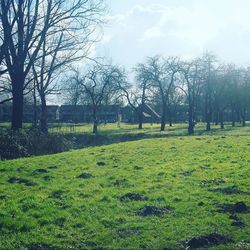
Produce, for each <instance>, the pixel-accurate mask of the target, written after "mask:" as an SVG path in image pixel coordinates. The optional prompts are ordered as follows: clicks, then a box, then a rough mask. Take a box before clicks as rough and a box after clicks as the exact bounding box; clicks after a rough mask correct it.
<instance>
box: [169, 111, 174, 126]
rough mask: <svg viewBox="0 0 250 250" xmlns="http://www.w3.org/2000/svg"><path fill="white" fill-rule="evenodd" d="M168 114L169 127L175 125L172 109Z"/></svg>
mask: <svg viewBox="0 0 250 250" xmlns="http://www.w3.org/2000/svg"><path fill="white" fill-rule="evenodd" d="M168 116H169V127H172V126H173V123H172V113H171V111H170V110H169V112H168Z"/></svg>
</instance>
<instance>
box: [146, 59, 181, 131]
mask: <svg viewBox="0 0 250 250" xmlns="http://www.w3.org/2000/svg"><path fill="white" fill-rule="evenodd" d="M148 68H149V72H150V75H151V80H152V83H153V84H154V86H155V87H157V88H158V91H159V96H160V98H161V108H162V111H161V131H164V130H165V126H166V116H167V110H168V106H169V103H170V95H171V93H172V91H173V89H174V84H175V80H176V75H177V73H178V72H179V71H180V63H179V59H178V58H177V57H175V58H174V57H169V58H167V59H165V58H161V57H159V56H156V57H152V58H149V59H148Z"/></svg>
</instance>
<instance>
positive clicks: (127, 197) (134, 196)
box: [120, 193, 148, 202]
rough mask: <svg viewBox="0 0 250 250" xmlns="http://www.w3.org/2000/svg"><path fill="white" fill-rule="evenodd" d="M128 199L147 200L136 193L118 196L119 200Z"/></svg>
mask: <svg viewBox="0 0 250 250" xmlns="http://www.w3.org/2000/svg"><path fill="white" fill-rule="evenodd" d="M128 200H131V201H145V200H148V198H147V197H145V196H143V195H141V194H138V193H127V194H124V195H123V196H121V197H120V201H122V202H124V201H128Z"/></svg>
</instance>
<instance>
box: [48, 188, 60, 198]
mask: <svg viewBox="0 0 250 250" xmlns="http://www.w3.org/2000/svg"><path fill="white" fill-rule="evenodd" d="M63 193H64V191H63V190H57V191H54V192H52V194H51V195H50V196H49V198H55V199H60V198H61V197H62V195H63Z"/></svg>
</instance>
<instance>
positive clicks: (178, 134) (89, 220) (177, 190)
mask: <svg viewBox="0 0 250 250" xmlns="http://www.w3.org/2000/svg"><path fill="white" fill-rule="evenodd" d="M124 126H125V125H122V129H118V128H116V127H115V126H114V127H112V126H107V127H106V129H101V130H102V131H103V132H104V133H106V132H107V131H109V132H110V131H112V134H115V133H138V130H137V129H136V128H133V127H124ZM82 129H83V128H81V127H80V129H79V132H80V131H82ZM126 130H127V131H126ZM75 132H76V131H75ZM75 132H74V133H75ZM67 133H71V131H70V130H69V131H67ZM72 133H73V131H72ZM140 133H145V134H147V133H148V134H149V135H150V136H152V138H150V139H141V140H137V141H133V142H122V143H116V144H112V145H108V146H101V147H90V148H87V149H82V150H75V151H71V152H66V153H61V154H57V155H50V156H42V157H34V158H26V159H19V160H13V161H5V162H0V249H29V250H33V249H38V250H39V249H194V248H197V247H199V246H200V247H205V246H209V247H211V249H250V214H249V212H250V209H249V207H250V128H249V127H246V128H238V127H237V128H234V129H231V128H229V127H227V128H226V129H225V130H224V131H223V132H221V131H220V130H219V129H218V128H215V129H214V130H212V131H211V132H210V133H209V134H205V133H204V132H203V130H202V128H199V127H198V129H197V134H196V135H195V136H191V137H188V136H184V135H185V134H186V128H185V126H184V125H178V126H175V127H173V128H171V129H169V128H168V130H167V132H164V133H165V135H166V138H164V137H163V138H157V136H158V134H159V133H160V132H158V127H157V126H156V125H154V126H152V127H151V126H150V125H147V126H146V128H145V129H144V130H143V131H142V132H140ZM171 133H172V134H171ZM168 135H175V136H172V137H171V136H170V137H168ZM154 136H155V138H153V137H154Z"/></svg>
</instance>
